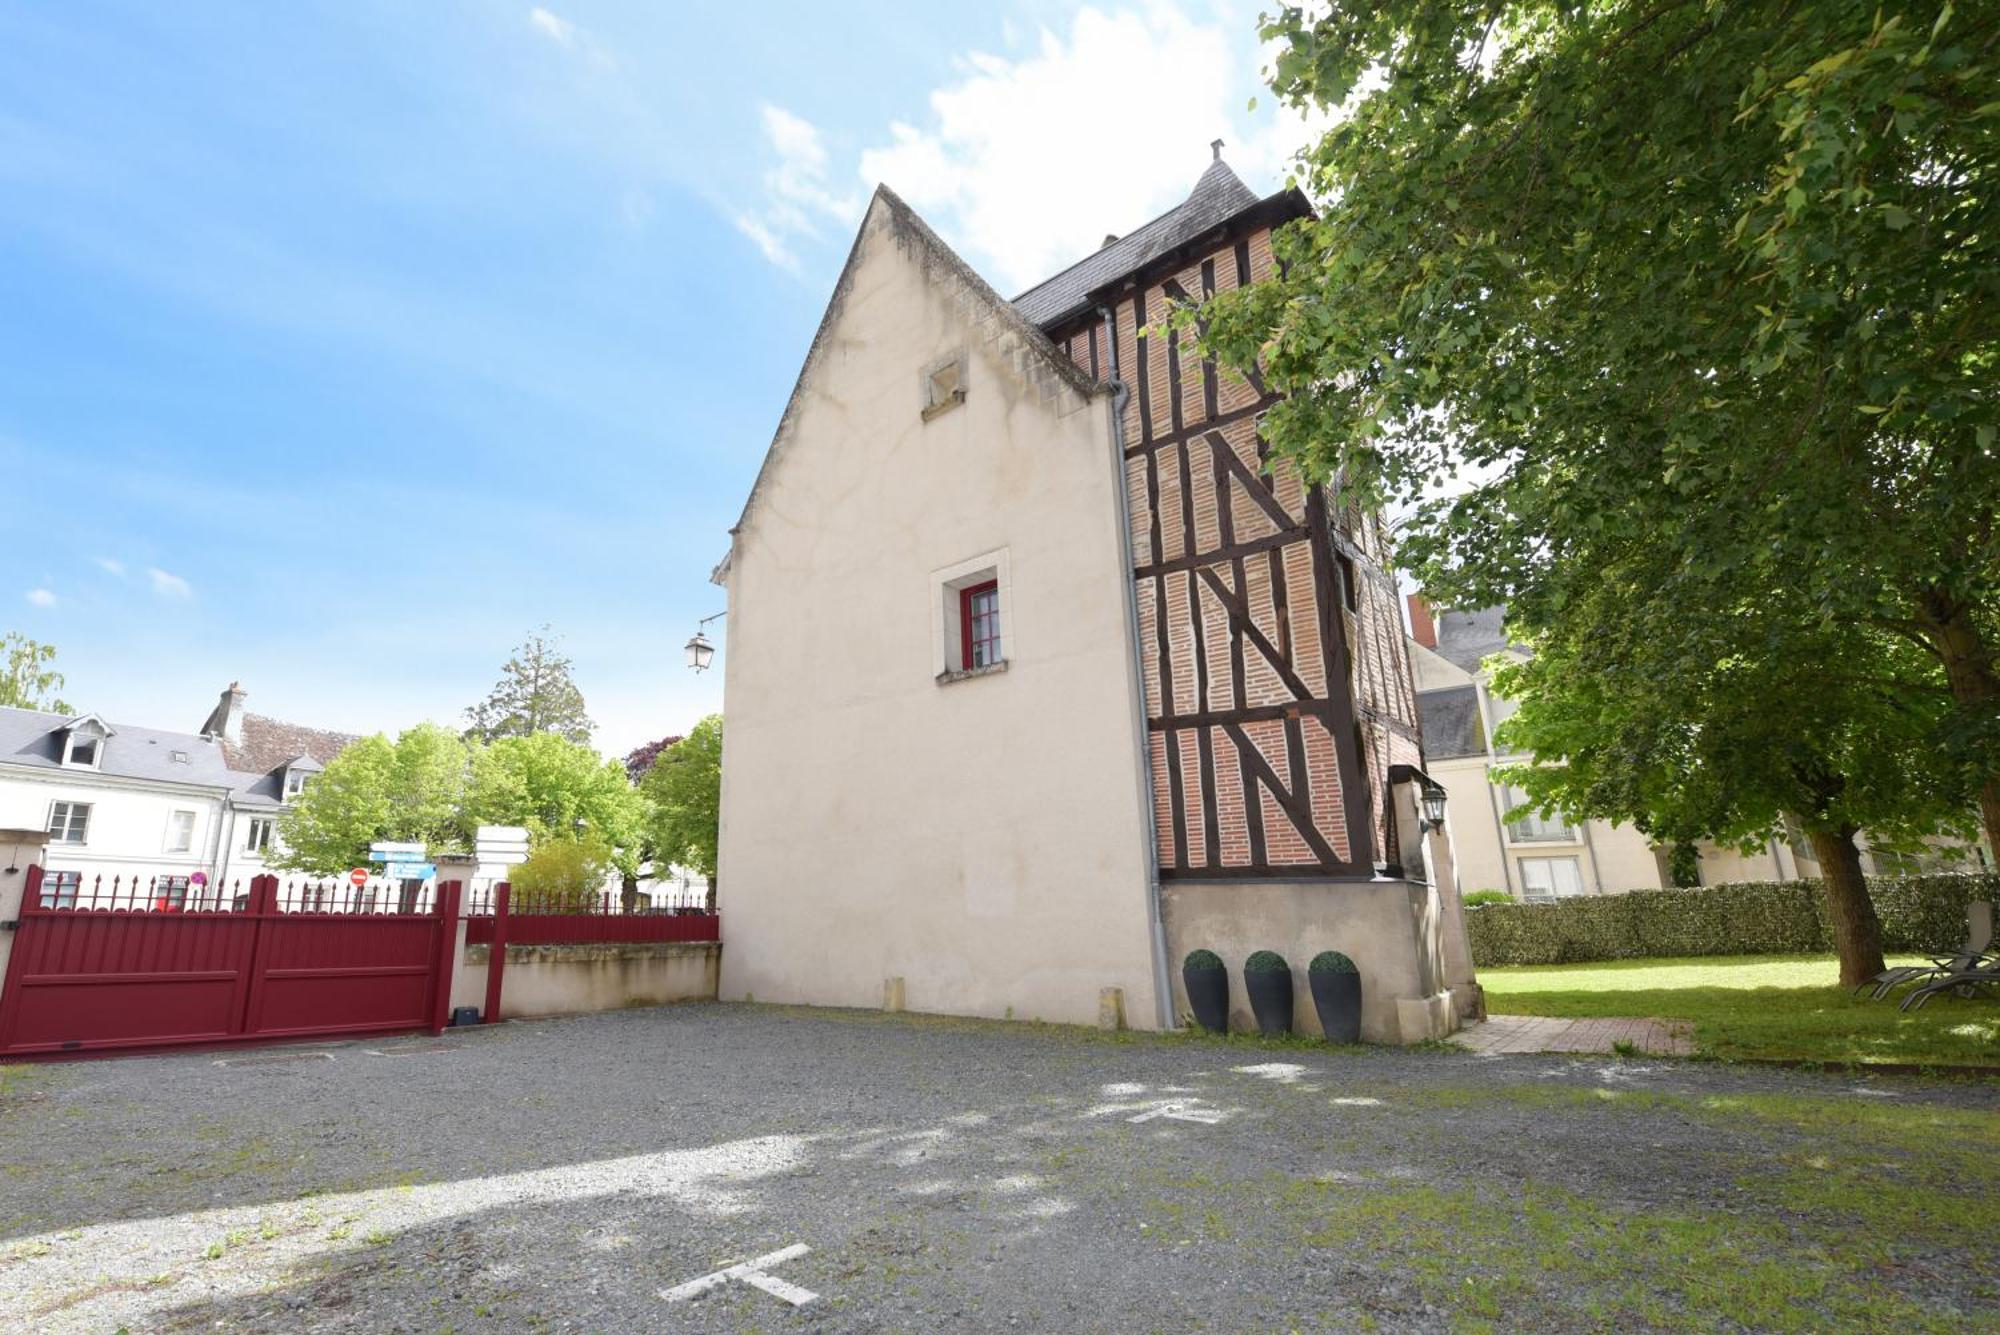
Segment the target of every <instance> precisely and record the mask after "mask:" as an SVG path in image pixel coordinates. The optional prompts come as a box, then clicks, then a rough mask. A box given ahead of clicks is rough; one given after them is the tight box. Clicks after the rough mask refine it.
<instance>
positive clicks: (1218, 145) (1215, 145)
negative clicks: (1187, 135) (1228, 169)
mask: <svg viewBox="0 0 2000 1335" xmlns="http://www.w3.org/2000/svg"><path fill="white" fill-rule="evenodd" d="M1208 146H1209V149H1210V150H1211V151H1212V152H1214V154H1215V160H1216V161H1217V162H1220V161H1222V141H1221V140H1220V139H1211V140H1209V141H1208Z"/></svg>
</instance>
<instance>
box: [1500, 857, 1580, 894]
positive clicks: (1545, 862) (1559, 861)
mask: <svg viewBox="0 0 2000 1335" xmlns="http://www.w3.org/2000/svg"><path fill="white" fill-rule="evenodd" d="M1540 866H1545V867H1547V868H1548V869H1549V871H1550V876H1549V888H1548V889H1547V890H1546V891H1537V890H1535V889H1534V888H1533V887H1531V886H1530V885H1529V884H1528V869H1529V868H1530V867H1540ZM1559 866H1567V867H1568V868H1569V870H1570V873H1571V875H1573V876H1574V877H1575V878H1576V889H1575V890H1572V891H1570V892H1569V893H1567V894H1565V893H1564V892H1563V891H1562V890H1561V889H1560V888H1559V887H1558V886H1557V884H1556V882H1557V881H1558V880H1560V879H1561V878H1560V877H1558V876H1556V875H1555V874H1554V872H1555V869H1556V868H1557V867H1559ZM1514 869H1515V871H1516V872H1518V873H1519V874H1520V877H1521V897H1522V898H1523V899H1532V900H1535V901H1536V902H1538V903H1550V904H1553V903H1555V902H1557V901H1558V900H1564V899H1576V898H1578V897H1580V896H1583V895H1587V894H1589V893H1590V891H1589V889H1588V888H1587V887H1586V886H1585V885H1584V883H1583V860H1582V859H1581V858H1578V857H1573V856H1558V857H1548V858H1520V859H1517V860H1516V862H1515V864H1514Z"/></svg>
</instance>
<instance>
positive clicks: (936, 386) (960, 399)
mask: <svg viewBox="0 0 2000 1335" xmlns="http://www.w3.org/2000/svg"><path fill="white" fill-rule="evenodd" d="M964 402H965V354H964V353H953V354H952V355H951V356H949V357H946V358H945V359H944V360H942V361H938V362H933V363H932V364H931V365H930V366H928V367H926V368H924V414H923V415H924V420H925V421H926V422H928V421H930V420H931V419H932V418H933V417H936V416H937V415H938V414H939V413H941V412H944V411H945V410H946V409H948V408H956V407H957V406H958V405H959V404H961V403H964Z"/></svg>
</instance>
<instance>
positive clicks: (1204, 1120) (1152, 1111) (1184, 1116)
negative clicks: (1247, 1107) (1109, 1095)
mask: <svg viewBox="0 0 2000 1335" xmlns="http://www.w3.org/2000/svg"><path fill="white" fill-rule="evenodd" d="M1227 1115H1228V1114H1226V1113H1224V1112H1223V1111H1222V1110H1221V1109H1219V1108H1190V1107H1189V1106H1188V1105H1187V1104H1185V1103H1162V1104H1160V1105H1159V1106H1158V1107H1156V1108H1148V1109H1147V1110H1146V1111H1145V1112H1142V1113H1140V1114H1139V1115H1138V1116H1137V1117H1128V1118H1126V1119H1125V1120H1126V1121H1128V1122H1150V1121H1152V1120H1153V1119H1154V1118H1156V1117H1169V1118H1172V1119H1173V1120H1174V1121H1176V1122H1199V1123H1200V1124H1201V1125H1203V1126H1214V1125H1215V1124H1216V1123H1217V1122H1219V1121H1221V1120H1222V1119H1223V1118H1224V1117H1225V1116H1227Z"/></svg>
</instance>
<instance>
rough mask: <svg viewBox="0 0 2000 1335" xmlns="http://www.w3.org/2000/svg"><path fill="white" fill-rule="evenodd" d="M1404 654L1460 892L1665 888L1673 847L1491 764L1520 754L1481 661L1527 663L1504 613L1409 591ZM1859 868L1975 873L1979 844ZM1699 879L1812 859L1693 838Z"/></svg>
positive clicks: (1793, 841)
mask: <svg viewBox="0 0 2000 1335" xmlns="http://www.w3.org/2000/svg"><path fill="white" fill-rule="evenodd" d="M1409 612H1410V637H1411V648H1410V657H1411V662H1412V665H1413V667H1414V669H1415V674H1416V683H1417V708H1418V711H1419V713H1420V714H1421V715H1422V718H1423V736H1424V769H1425V771H1426V772H1428V773H1429V774H1430V775H1431V776H1432V777H1433V778H1435V779H1436V780H1437V781H1438V782H1439V783H1441V784H1443V785H1444V788H1445V791H1446V792H1447V794H1449V798H1448V806H1449V810H1450V811H1451V813H1452V815H1451V822H1450V827H1451V828H1450V837H1451V851H1452V862H1453V864H1454V865H1455V866H1456V867H1457V869H1458V879H1459V885H1460V886H1461V887H1462V888H1463V889H1465V890H1468V891H1470V890H1505V891H1506V892H1507V893H1508V894H1511V895H1513V896H1514V897H1515V898H1516V899H1525V900H1551V899H1563V898H1568V897H1570V896H1572V895H1604V894H1620V893H1623V892H1625V891H1628V890H1659V889H1665V888H1668V887H1670V886H1672V885H1673V877H1672V874H1671V871H1670V868H1669V861H1668V859H1669V852H1670V850H1668V849H1666V848H1663V847H1660V846H1658V845H1656V844H1654V843H1653V842H1652V841H1651V840H1650V839H1648V838H1647V837H1646V836H1645V835H1644V834H1642V833H1640V832H1639V831H1638V830H1637V829H1635V828H1634V827H1632V826H1630V825H1624V824H1615V823H1613V822H1611V821H1606V820H1573V819H1570V818H1568V817H1565V816H1561V815H1556V816H1537V815H1534V814H1532V813H1530V812H1527V811H1525V810H1522V808H1524V807H1525V805H1526V798H1525V796H1524V795H1523V794H1522V793H1521V792H1520V790H1519V789H1517V788H1514V787H1513V786H1511V785H1509V784H1507V783H1505V782H1502V781H1501V780H1500V779H1498V778H1497V777H1495V774H1496V771H1498V770H1501V769H1504V768H1506V767H1507V766H1510V765H1518V764H1521V763H1522V762H1523V761H1524V760H1526V759H1527V757H1526V756H1524V755H1523V754H1521V753H1519V752H1514V751H1510V750H1508V749H1507V748H1506V747H1505V746H1503V745H1501V744H1499V743H1498V742H1497V741H1496V740H1495V730H1496V729H1497V728H1498V727H1499V726H1500V725H1501V724H1502V723H1504V722H1505V721H1506V720H1507V719H1508V717H1509V716H1511V715H1512V714H1513V712H1514V709H1515V704H1514V702H1513V701H1512V700H1508V699H1506V698H1504V697H1502V696H1499V695H1495V694H1494V692H1493V689H1492V686H1491V674H1490V673H1489V671H1488V670H1487V667H1486V664H1487V663H1488V661H1489V660H1491V659H1493V658H1495V657H1496V656H1502V657H1513V658H1516V659H1525V658H1526V656H1527V655H1526V651H1525V650H1524V649H1522V648H1521V646H1519V645H1516V644H1512V643H1510V642H1509V641H1508V638H1507V635H1506V630H1505V627H1504V624H1503V623H1504V609H1502V608H1499V607H1484V608H1479V609H1476V610H1474V611H1469V612H1460V611H1446V610H1438V609H1434V608H1432V607H1431V606H1430V605H1429V603H1427V602H1426V601H1425V599H1424V598H1423V597H1422V595H1420V594H1411V595H1409ZM1859 842H1860V843H1861V845H1862V853H1861V859H1862V866H1863V867H1864V869H1865V870H1866V871H1867V872H1868V873H1869V874H1870V875H1877V874H1882V875H1893V874H1899V873H1907V872H1917V871H1965V870H1974V871H1976V870H1982V869H1983V868H1984V866H1985V858H1984V852H1983V850H1982V849H1981V848H1979V847H1978V846H1976V845H1965V844H1957V843H1953V842H1950V841H1938V842H1936V843H1935V844H1934V845H1933V846H1932V847H1931V849H1930V851H1928V852H1926V853H1925V854H1922V855H1911V854H1906V853H1891V852H1888V851H1886V850H1880V849H1872V848H1870V847H1869V846H1868V840H1867V834H1866V832H1865V831H1864V832H1863V833H1862V835H1861V836H1860V839H1859ZM1696 851H1697V853H1698V855H1699V858H1698V863H1697V870H1698V875H1699V878H1700V883H1701V884H1703V885H1721V884H1724V883H1726V882H1730V881H1771V880H1794V879H1813V878H1817V877H1818V876H1819V874H1820V866H1819V863H1818V861H1817V860H1816V859H1814V857H1813V855H1812V848H1811V845H1810V844H1808V843H1807V841H1806V839H1805V837H1804V835H1803V834H1798V835H1795V836H1794V837H1791V838H1786V839H1771V840H1768V841H1766V842H1765V844H1764V846H1763V847H1761V848H1759V849H1757V850H1756V851H1755V852H1752V853H1747V854H1746V853H1743V852H1741V851H1739V850H1737V849H1733V848H1718V847H1716V846H1715V845H1713V844H1707V843H1704V844H1700V845H1698V846H1697V850H1696Z"/></svg>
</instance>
